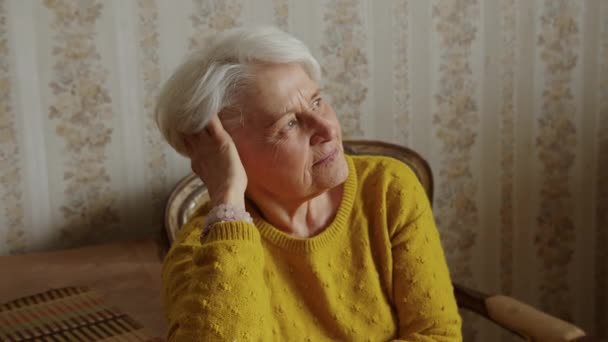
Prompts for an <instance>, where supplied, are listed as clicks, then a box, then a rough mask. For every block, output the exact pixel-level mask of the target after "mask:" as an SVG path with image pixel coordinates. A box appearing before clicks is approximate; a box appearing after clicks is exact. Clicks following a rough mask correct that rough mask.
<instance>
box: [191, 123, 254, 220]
mask: <svg viewBox="0 0 608 342" xmlns="http://www.w3.org/2000/svg"><path fill="white" fill-rule="evenodd" d="M185 140H186V146H187V147H188V150H189V152H190V153H189V155H190V161H191V167H192V171H193V172H194V173H196V174H197V175H198V176H199V177H200V178H201V179H202V181H203V182H204V183H205V185H206V186H207V189H208V190H209V196H210V197H211V202H212V203H213V205H214V206H215V205H218V204H221V203H225V204H230V205H231V206H235V207H238V208H245V189H246V188H247V174H246V173H245V168H244V167H243V163H242V162H241V158H240V157H239V153H238V151H237V150H236V146H235V144H234V141H233V140H232V137H231V136H230V135H229V134H228V132H226V130H225V129H224V126H222V123H221V121H220V119H219V117H218V116H217V115H216V116H214V117H213V118H212V119H211V120H210V121H209V123H208V124H207V127H205V129H203V130H202V131H201V132H199V133H197V134H193V135H189V136H187V137H186V139H185Z"/></svg>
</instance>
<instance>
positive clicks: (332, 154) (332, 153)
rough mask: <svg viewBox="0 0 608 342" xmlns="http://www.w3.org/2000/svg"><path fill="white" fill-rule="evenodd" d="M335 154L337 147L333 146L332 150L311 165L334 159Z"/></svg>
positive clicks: (326, 162)
mask: <svg viewBox="0 0 608 342" xmlns="http://www.w3.org/2000/svg"><path fill="white" fill-rule="evenodd" d="M337 155H338V149H337V148H335V149H334V150H333V151H331V152H329V153H328V154H326V155H325V156H324V157H323V158H321V159H319V160H317V161H316V162H315V163H314V164H313V166H320V165H324V164H328V163H331V162H332V161H334V160H335V159H336V156H337Z"/></svg>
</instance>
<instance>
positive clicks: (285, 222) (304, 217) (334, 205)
mask: <svg viewBox="0 0 608 342" xmlns="http://www.w3.org/2000/svg"><path fill="white" fill-rule="evenodd" d="M343 190H344V185H343V184H340V185H339V186H336V187H334V188H333V189H330V190H329V191H326V192H324V193H322V194H320V195H318V196H316V197H314V198H312V199H308V200H305V201H291V202H290V201H286V200H285V199H281V198H277V197H276V196H264V195H258V196H256V195H253V196H250V197H251V199H252V200H253V202H254V203H255V205H256V206H257V208H258V210H259V211H260V214H261V215H262V217H263V218H264V219H265V220H266V221H268V222H269V223H270V224H272V225H273V226H275V227H277V228H278V229H280V230H281V231H283V232H285V233H287V234H290V235H293V236H296V237H300V238H309V237H313V236H315V235H317V234H319V233H321V232H322V231H323V230H324V229H325V228H326V227H327V226H328V225H329V224H330V223H331V222H332V221H333V219H334V217H335V216H336V213H337V212H338V208H339V207H340V203H341V200H342V193H343Z"/></svg>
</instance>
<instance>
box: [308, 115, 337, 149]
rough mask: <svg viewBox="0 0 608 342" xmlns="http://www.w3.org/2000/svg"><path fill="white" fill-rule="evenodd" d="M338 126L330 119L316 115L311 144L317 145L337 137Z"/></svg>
mask: <svg viewBox="0 0 608 342" xmlns="http://www.w3.org/2000/svg"><path fill="white" fill-rule="evenodd" d="M336 134H337V132H336V127H335V125H333V124H332V123H331V122H330V121H329V120H326V119H324V118H320V117H316V118H315V124H314V131H313V135H312V137H311V139H310V144H311V145H317V144H321V143H324V142H326V141H330V140H332V139H334V138H335V137H336Z"/></svg>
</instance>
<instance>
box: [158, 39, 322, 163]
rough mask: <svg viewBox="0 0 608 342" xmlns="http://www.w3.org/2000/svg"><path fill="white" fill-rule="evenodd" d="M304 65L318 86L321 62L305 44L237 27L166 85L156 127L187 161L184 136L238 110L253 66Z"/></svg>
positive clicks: (196, 55)
mask: <svg viewBox="0 0 608 342" xmlns="http://www.w3.org/2000/svg"><path fill="white" fill-rule="evenodd" d="M259 63H264V64H266V63H268V64H292V63H294V64H300V65H301V66H302V68H303V69H304V71H305V72H306V73H307V74H308V76H309V77H310V78H311V79H312V80H314V81H315V82H319V81H320V78H321V69H320V67H319V63H318V62H317V61H316V60H315V58H314V57H313V56H312V54H311V53H310V51H309V50H308V48H307V47H306V45H304V43H302V42H301V41H300V40H298V39H297V38H295V37H293V36H292V35H290V34H288V33H285V32H283V31H281V30H279V29H277V28H274V27H261V28H235V29H231V30H228V31H224V32H222V33H219V34H217V35H215V36H213V37H211V38H210V39H209V40H208V41H207V42H206V44H204V46H203V47H202V48H200V49H198V50H196V51H194V52H193V53H192V54H191V55H189V56H188V58H186V60H185V61H184V62H183V63H182V64H181V65H180V66H179V67H178V68H177V69H176V70H175V72H174V73H173V75H172V76H171V77H170V78H169V79H168V80H167V81H166V82H165V84H164V85H163V87H162V89H161V91H160V94H159V98H158V103H157V106H156V113H155V114H156V123H157V125H158V127H159V129H160V131H161V132H162V134H163V136H164V137H165V139H166V140H167V142H168V143H169V144H170V145H171V146H172V147H173V148H174V149H175V150H176V151H177V152H178V153H180V154H182V155H184V156H187V150H186V147H185V144H184V136H185V135H187V134H193V133H197V132H199V131H201V130H202V129H203V128H204V127H205V126H206V124H207V122H208V121H209V119H210V118H211V117H212V116H213V115H215V114H219V113H220V112H221V111H222V110H223V109H225V108H228V107H238V105H239V104H238V103H237V98H238V94H239V90H240V89H241V88H242V87H246V84H247V81H248V80H251V78H252V76H253V75H252V71H253V68H252V65H254V64H259Z"/></svg>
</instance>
